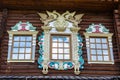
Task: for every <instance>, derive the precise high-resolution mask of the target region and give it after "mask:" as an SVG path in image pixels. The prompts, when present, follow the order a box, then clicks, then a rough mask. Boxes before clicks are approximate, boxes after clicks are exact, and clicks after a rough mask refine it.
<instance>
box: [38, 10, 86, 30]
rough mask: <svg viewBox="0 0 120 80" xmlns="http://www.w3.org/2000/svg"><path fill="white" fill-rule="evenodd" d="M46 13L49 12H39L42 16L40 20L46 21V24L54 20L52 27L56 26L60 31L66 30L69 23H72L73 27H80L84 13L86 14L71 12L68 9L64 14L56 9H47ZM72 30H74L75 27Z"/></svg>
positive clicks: (48, 24)
mask: <svg viewBox="0 0 120 80" xmlns="http://www.w3.org/2000/svg"><path fill="white" fill-rule="evenodd" d="M46 13H47V14H45V13H38V14H39V16H40V17H41V18H40V20H41V21H42V22H43V23H44V26H50V23H51V22H52V23H53V26H52V27H54V28H56V30H57V31H59V32H63V31H65V30H66V28H67V27H68V25H69V23H72V26H71V27H77V28H76V29H78V24H79V23H80V22H81V18H82V16H83V15H84V14H78V15H75V13H76V12H71V13H70V12H69V11H66V12H65V13H63V14H60V13H58V12H56V11H53V12H49V11H46ZM76 29H74V30H76ZM71 30H73V28H72V29H71Z"/></svg>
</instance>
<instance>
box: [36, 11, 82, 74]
mask: <svg viewBox="0 0 120 80" xmlns="http://www.w3.org/2000/svg"><path fill="white" fill-rule="evenodd" d="M39 15H40V17H41V19H40V20H42V22H43V23H44V26H42V29H43V31H44V32H43V33H42V34H41V35H40V36H39V37H38V44H39V58H38V67H39V68H42V69H43V70H42V72H43V74H47V73H48V69H49V68H50V69H55V70H67V69H72V68H74V69H73V70H74V73H75V74H76V75H78V74H80V69H83V68H84V67H83V64H84V59H83V58H82V38H81V36H80V35H78V31H79V30H80V27H78V23H79V22H80V21H81V20H80V19H81V17H82V16H83V14H79V15H76V16H74V15H75V12H72V13H70V12H69V11H66V12H65V13H63V14H60V13H58V12H56V11H53V12H49V11H47V14H44V13H39Z"/></svg>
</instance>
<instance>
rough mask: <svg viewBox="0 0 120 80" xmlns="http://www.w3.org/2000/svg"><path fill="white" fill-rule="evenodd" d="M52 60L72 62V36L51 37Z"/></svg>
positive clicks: (53, 35)
mask: <svg viewBox="0 0 120 80" xmlns="http://www.w3.org/2000/svg"><path fill="white" fill-rule="evenodd" d="M50 46H51V49H50V50H51V55H50V56H51V59H52V60H63V61H64V60H70V59H71V36H70V35H55V34H52V35H51V42H50Z"/></svg>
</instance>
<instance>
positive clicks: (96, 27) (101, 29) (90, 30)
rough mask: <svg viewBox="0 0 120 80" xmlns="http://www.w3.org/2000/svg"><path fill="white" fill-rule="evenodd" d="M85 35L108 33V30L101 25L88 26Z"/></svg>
mask: <svg viewBox="0 0 120 80" xmlns="http://www.w3.org/2000/svg"><path fill="white" fill-rule="evenodd" d="M86 32H87V33H109V30H108V29H106V28H105V26H104V25H102V24H94V23H92V24H91V25H89V28H87V29H86Z"/></svg>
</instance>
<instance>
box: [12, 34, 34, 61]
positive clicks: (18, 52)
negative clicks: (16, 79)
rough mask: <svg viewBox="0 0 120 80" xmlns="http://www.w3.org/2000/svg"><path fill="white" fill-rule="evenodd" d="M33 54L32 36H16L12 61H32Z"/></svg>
mask: <svg viewBox="0 0 120 80" xmlns="http://www.w3.org/2000/svg"><path fill="white" fill-rule="evenodd" d="M31 54H32V36H14V38H13V48H12V52H11V55H12V57H11V59H13V60H16V59H17V60H30V59H31V56H32V55H31Z"/></svg>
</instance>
